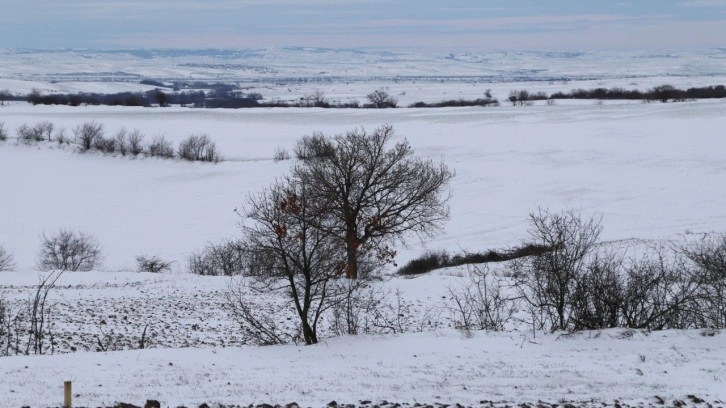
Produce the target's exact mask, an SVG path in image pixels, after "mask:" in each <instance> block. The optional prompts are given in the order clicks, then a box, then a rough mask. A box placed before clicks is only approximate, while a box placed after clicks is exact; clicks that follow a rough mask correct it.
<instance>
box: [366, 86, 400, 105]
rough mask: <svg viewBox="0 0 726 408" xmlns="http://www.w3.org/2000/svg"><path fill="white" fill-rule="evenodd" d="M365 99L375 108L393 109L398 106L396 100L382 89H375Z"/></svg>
mask: <svg viewBox="0 0 726 408" xmlns="http://www.w3.org/2000/svg"><path fill="white" fill-rule="evenodd" d="M366 97H367V98H368V100H369V101H371V104H372V105H373V107H375V108H395V107H396V105H398V99H396V97H395V96H393V95H391V94H389V93H388V92H386V91H385V90H384V89H383V88H381V89H376V90H375V91H373V92H371V93H369V94H368V95H366Z"/></svg>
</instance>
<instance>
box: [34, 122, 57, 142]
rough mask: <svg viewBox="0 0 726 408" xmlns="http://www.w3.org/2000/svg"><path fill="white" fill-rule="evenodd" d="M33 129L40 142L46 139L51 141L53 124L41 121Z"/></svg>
mask: <svg viewBox="0 0 726 408" xmlns="http://www.w3.org/2000/svg"><path fill="white" fill-rule="evenodd" d="M34 129H36V132H37V133H38V134H39V135H40V137H41V138H42V139H41V140H43V139H48V141H49V142H51V141H53V129H55V125H54V124H53V122H49V121H43V122H39V123H36V124H35V126H34Z"/></svg>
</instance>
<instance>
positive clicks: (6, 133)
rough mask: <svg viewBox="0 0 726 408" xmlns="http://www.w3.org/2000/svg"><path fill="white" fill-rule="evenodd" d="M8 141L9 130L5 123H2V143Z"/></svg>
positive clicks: (0, 133) (0, 125) (0, 128)
mask: <svg viewBox="0 0 726 408" xmlns="http://www.w3.org/2000/svg"><path fill="white" fill-rule="evenodd" d="M5 140H8V130H7V129H6V128H5V122H0V142H4V141H5Z"/></svg>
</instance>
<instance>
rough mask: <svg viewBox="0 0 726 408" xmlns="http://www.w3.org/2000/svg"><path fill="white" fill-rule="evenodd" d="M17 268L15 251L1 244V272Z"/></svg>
mask: <svg viewBox="0 0 726 408" xmlns="http://www.w3.org/2000/svg"><path fill="white" fill-rule="evenodd" d="M14 269H15V257H14V256H13V253H12V252H10V251H8V250H7V249H5V247H4V246H2V245H0V272H3V271H12V270H14Z"/></svg>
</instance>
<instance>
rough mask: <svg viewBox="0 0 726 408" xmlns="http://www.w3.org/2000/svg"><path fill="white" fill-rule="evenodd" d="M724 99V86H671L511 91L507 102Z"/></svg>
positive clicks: (522, 103) (725, 92)
mask: <svg viewBox="0 0 726 408" xmlns="http://www.w3.org/2000/svg"><path fill="white" fill-rule="evenodd" d="M714 98H715V99H719V98H726V87H725V86H724V85H716V86H705V87H700V88H688V89H679V88H676V87H674V86H672V85H660V86H656V87H654V88H652V89H650V90H647V91H639V90H637V89H632V90H628V89H623V88H609V89H608V88H593V89H573V90H571V91H569V92H555V93H553V94H551V95H549V96H547V94H546V93H544V92H537V93H530V92H528V91H526V90H519V91H512V92H511V93H510V94H509V101H510V102H512V104H513V105H519V106H521V105H524V104H526V103H527V102H531V101H536V100H546V99H549V100H555V99H596V100H639V101H660V102H663V103H665V102H669V101H673V102H682V101H686V100H690V99H714Z"/></svg>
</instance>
